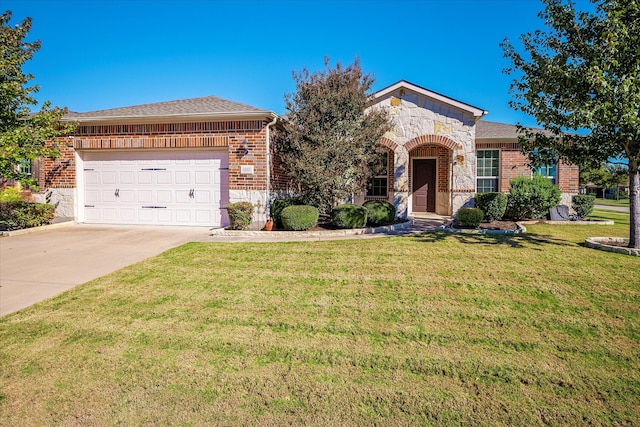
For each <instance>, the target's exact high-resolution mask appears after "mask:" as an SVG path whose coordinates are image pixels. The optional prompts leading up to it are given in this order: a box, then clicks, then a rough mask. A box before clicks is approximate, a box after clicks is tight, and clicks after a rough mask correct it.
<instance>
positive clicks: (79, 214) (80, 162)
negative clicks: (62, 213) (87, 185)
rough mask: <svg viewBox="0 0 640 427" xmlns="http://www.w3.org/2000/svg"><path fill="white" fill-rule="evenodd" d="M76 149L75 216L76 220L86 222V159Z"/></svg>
mask: <svg viewBox="0 0 640 427" xmlns="http://www.w3.org/2000/svg"><path fill="white" fill-rule="evenodd" d="M80 154H81V153H80V152H78V151H76V152H75V157H76V188H75V191H76V197H75V216H76V222H84V220H85V217H84V159H83V158H82V156H81V155H80Z"/></svg>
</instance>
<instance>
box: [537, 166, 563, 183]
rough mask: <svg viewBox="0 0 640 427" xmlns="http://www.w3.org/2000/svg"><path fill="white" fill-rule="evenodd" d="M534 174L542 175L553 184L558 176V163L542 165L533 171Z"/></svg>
mask: <svg viewBox="0 0 640 427" xmlns="http://www.w3.org/2000/svg"><path fill="white" fill-rule="evenodd" d="M533 174H534V175H540V176H544V177H545V178H549V180H550V181H551V182H552V183H553V184H555V183H556V177H557V176H558V165H543V166H541V167H539V168H538V169H536V170H535V171H534V172H533Z"/></svg>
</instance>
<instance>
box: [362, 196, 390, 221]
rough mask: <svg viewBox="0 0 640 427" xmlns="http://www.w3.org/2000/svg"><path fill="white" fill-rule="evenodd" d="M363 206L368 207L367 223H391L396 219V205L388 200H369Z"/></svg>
mask: <svg viewBox="0 0 640 427" xmlns="http://www.w3.org/2000/svg"><path fill="white" fill-rule="evenodd" d="M362 206H364V207H365V208H366V209H367V224H369V225H371V226H374V227H377V226H379V225H386V224H391V223H392V222H393V220H395V219H396V207H395V206H393V204H392V203H389V202H387V201H386V200H369V201H368V202H365V203H364V204H363V205H362Z"/></svg>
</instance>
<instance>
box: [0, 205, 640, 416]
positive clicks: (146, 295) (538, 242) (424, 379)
mask: <svg viewBox="0 0 640 427" xmlns="http://www.w3.org/2000/svg"><path fill="white" fill-rule="evenodd" d="M601 215H604V216H606V215H607V214H606V213H604V214H601ZM615 220H616V221H618V223H617V224H616V225H614V226H593V225H591V226H580V225H561V226H550V225H542V224H541V225H534V226H529V227H528V230H529V233H528V234H526V235H519V236H481V235H453V234H447V233H432V234H425V235H421V236H416V237H405V238H380V239H365V240H345V241H329V242H305V243H255V244H250V243H237V244H217V243H211V244H209V243H192V244H187V245H184V246H182V247H179V248H176V249H174V250H171V251H168V252H166V253H164V254H162V255H160V256H157V257H155V258H152V259H150V260H147V261H145V262H142V263H139V264H136V265H134V266H131V267H129V268H125V269H123V270H121V271H119V272H116V273H113V274H111V275H108V276H106V277H103V278H101V279H98V280H95V281H92V282H89V283H87V284H85V285H83V286H79V287H77V288H75V289H73V290H71V291H69V292H67V293H65V294H63V295H61V296H59V297H57V298H54V299H52V300H49V301H45V302H43V303H40V304H38V305H36V306H34V307H31V308H29V309H26V310H23V311H21V312H18V313H14V314H11V315H8V316H5V317H3V318H0V343H2V345H1V346H0V367H1V368H0V425H318V426H320V425H322V426H324V425H353V426H356V425H357V426H362V425H385V426H386V425H434V424H435V425H447V426H448V425H486V426H496V425H523V426H525V425H526V426H531V425H543V424H551V425H558V424H563V425H634V424H635V425H637V424H638V423H640V369H639V367H640V314H639V311H640V310H639V307H640V276H639V275H638V271H640V260H639V259H638V258H637V257H630V256H624V255H619V254H613V253H608V252H601V251H596V250H592V249H587V248H585V247H584V246H582V242H583V241H584V238H585V237H587V236H622V237H626V236H627V235H628V215H627V217H626V222H625V217H624V216H620V215H616V217H615Z"/></svg>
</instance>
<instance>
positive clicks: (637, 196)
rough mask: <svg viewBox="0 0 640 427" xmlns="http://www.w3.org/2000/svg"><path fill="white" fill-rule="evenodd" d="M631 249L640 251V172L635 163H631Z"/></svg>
mask: <svg viewBox="0 0 640 427" xmlns="http://www.w3.org/2000/svg"><path fill="white" fill-rule="evenodd" d="M629 219H630V224H629V228H630V230H629V247H630V248H635V249H640V172H639V171H638V164H637V162H635V161H631V160H630V161H629Z"/></svg>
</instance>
